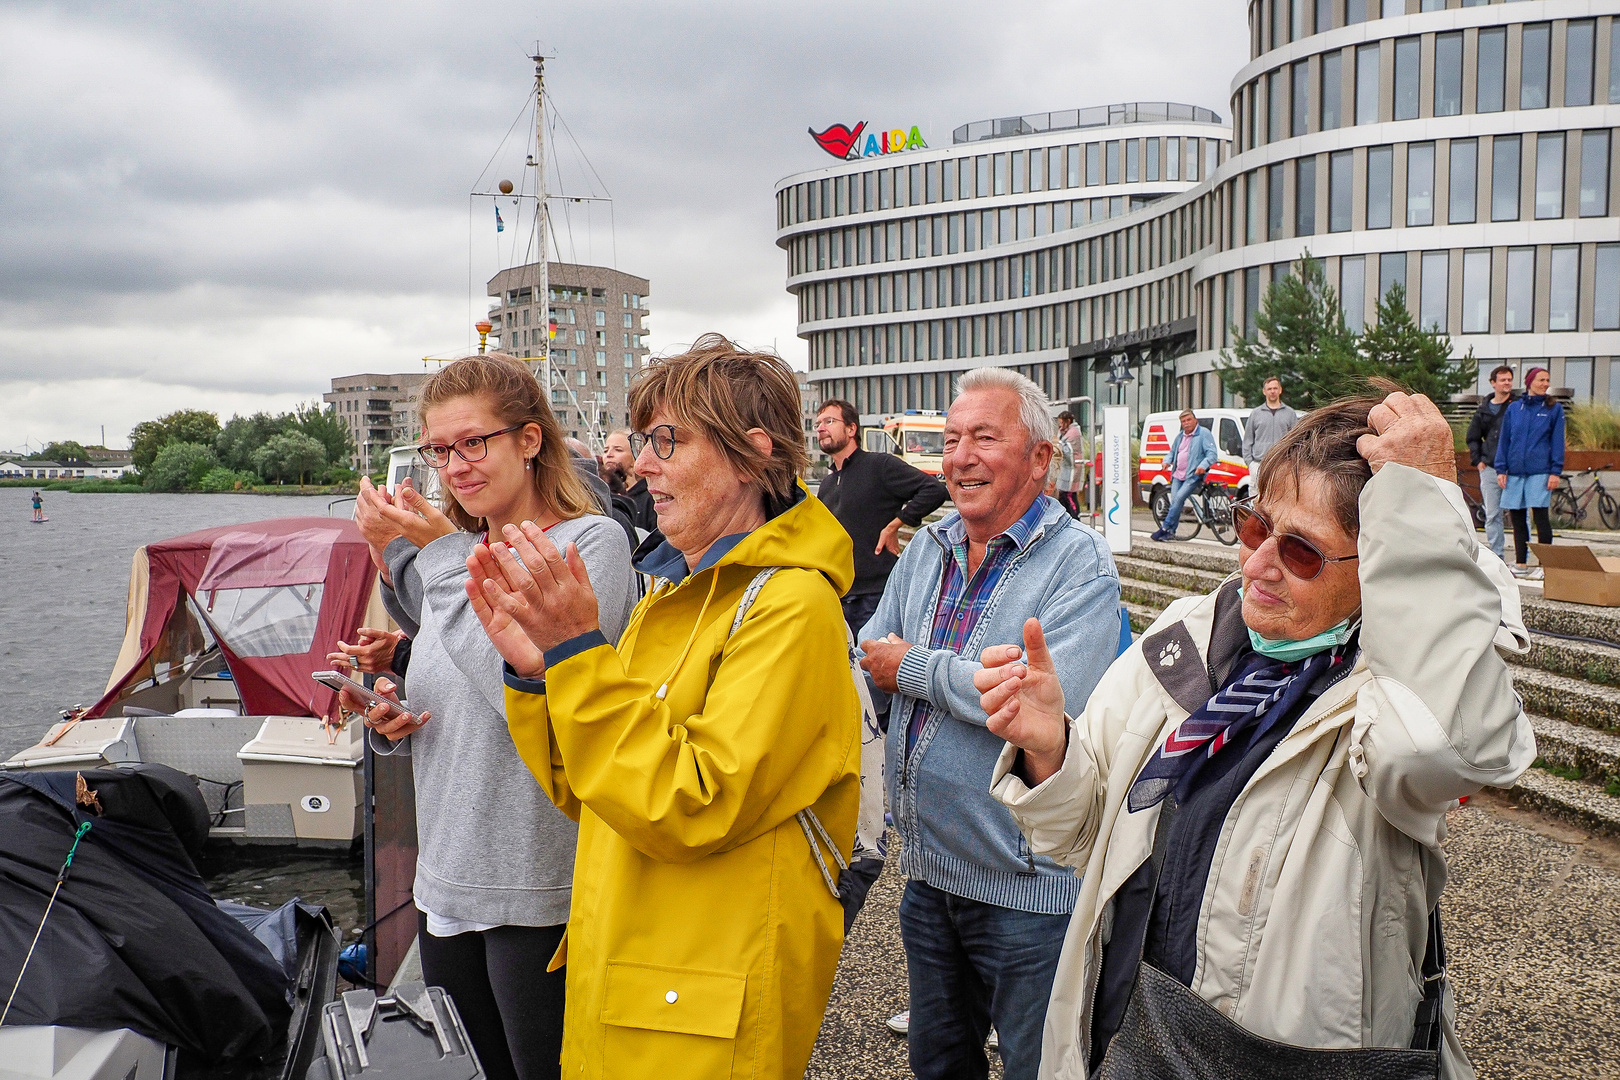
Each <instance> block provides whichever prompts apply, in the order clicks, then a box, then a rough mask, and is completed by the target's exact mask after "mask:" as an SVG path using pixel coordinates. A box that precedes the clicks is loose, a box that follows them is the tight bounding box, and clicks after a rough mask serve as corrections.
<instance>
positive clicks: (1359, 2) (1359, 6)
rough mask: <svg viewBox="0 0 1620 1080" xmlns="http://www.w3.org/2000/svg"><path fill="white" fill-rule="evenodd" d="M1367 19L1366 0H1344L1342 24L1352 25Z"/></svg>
mask: <svg viewBox="0 0 1620 1080" xmlns="http://www.w3.org/2000/svg"><path fill="white" fill-rule="evenodd" d="M1366 21H1367V0H1344V24H1345V25H1346V26H1354V25H1355V24H1356V23H1363V22H1366Z"/></svg>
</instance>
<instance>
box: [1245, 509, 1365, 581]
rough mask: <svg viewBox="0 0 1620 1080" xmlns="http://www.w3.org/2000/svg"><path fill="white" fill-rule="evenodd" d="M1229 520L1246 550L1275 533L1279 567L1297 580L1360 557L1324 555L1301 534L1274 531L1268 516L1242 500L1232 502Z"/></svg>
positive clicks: (1319, 573) (1313, 575) (1255, 547)
mask: <svg viewBox="0 0 1620 1080" xmlns="http://www.w3.org/2000/svg"><path fill="white" fill-rule="evenodd" d="M1232 520H1233V522H1235V523H1236V524H1237V534H1238V539H1239V540H1241V541H1242V542H1243V546H1244V547H1246V548H1248V549H1249V550H1250V551H1255V550H1257V549H1258V548H1259V547H1260V545H1261V544H1264V543H1265V542H1266V541H1267V540H1269V539H1270V538H1271V537H1273V536H1275V537H1276V538H1277V558H1279V559H1280V560H1282V564H1283V569H1284V570H1287V571H1288V572H1289V573H1290V574H1292V575H1294V576H1295V577H1297V578H1299V579H1300V580H1301V581H1311V580H1312V579H1314V578H1317V577H1320V576H1321V574H1322V568H1323V567H1324V566H1326V565H1327V564H1328V563H1336V562H1349V561H1350V560H1352V559H1359V558H1361V556H1360V555H1340V556H1338V557H1337V558H1333V557H1331V556H1327V555H1324V554H1322V549H1321V548H1319V547H1317V546H1316V545H1315V544H1313V543H1311V542H1310V541H1309V540H1307V539H1305V538H1304V537H1303V536H1299V535H1297V534H1295V533H1279V532H1276V531H1274V528H1273V526H1272V524H1271V520H1270V519H1269V518H1267V517H1266V516H1265V515H1264V514H1262V513H1261V512H1260V511H1258V510H1256V509H1255V508H1254V507H1252V506H1249V505H1247V504H1245V503H1234V504H1233V505H1232Z"/></svg>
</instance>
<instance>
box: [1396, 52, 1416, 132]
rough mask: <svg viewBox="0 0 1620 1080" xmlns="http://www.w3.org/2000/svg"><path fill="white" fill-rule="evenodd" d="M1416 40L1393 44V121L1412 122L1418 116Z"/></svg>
mask: <svg viewBox="0 0 1620 1080" xmlns="http://www.w3.org/2000/svg"><path fill="white" fill-rule="evenodd" d="M1418 44H1419V42H1418V39H1417V38H1415V37H1409V38H1401V39H1400V40H1399V41H1397V42H1395V119H1397V120H1414V119H1416V118H1417V114H1418Z"/></svg>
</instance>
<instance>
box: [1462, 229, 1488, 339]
mask: <svg viewBox="0 0 1620 1080" xmlns="http://www.w3.org/2000/svg"><path fill="white" fill-rule="evenodd" d="M1462 292H1463V295H1462V306H1463V309H1462V332H1463V333H1465V334H1488V333H1490V332H1491V253H1490V251H1489V250H1488V249H1487V250H1485V251H1465V252H1463V287H1462Z"/></svg>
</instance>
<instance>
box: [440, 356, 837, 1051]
mask: <svg viewBox="0 0 1620 1080" xmlns="http://www.w3.org/2000/svg"><path fill="white" fill-rule="evenodd" d="M631 410H632V417H633V419H634V421H635V426H636V428H637V429H638V432H640V433H644V434H638V435H637V436H634V437H633V441H634V442H635V444H636V446H635V449H636V451H637V454H638V456H637V459H636V471H637V472H638V473H639V474H640V475H641V476H643V477H645V478H646V480H647V487H648V490H649V491H650V493H651V494H652V497H653V500H654V506H655V508H656V509H657V512H658V522H659V528H660V533H661V534H662V538H663V542H662V543H659V542H658V540H659V535H658V534H655V535H654V537H652V538H649V540H648V542H647V543H646V544H643V545H642V548H641V549H640V551H638V552H637V555H638V558H637V561H636V566H637V569H638V570H641V571H642V572H644V573H648V574H651V575H652V576H653V577H654V578H655V579H657V581H658V584H657V587H656V588H655V589H654V590H653V591H652V592H651V593H650V594H649V595H648V596H647V597H646V599H644V600H643V601H642V602H641V604H640V606H639V607H638V608H637V609H636V611H635V613H634V614H633V615H632V616H631V619H630V623H629V625H628V626H627V627H626V629H625V631H624V635H623V637H622V638H621V639H620V640H619V642H618V645H617V647H616V648H615V647H614V646H613V644H612V643H610V642H608V641H607V639H606V638H604V637H603V636H602V634H601V632H600V630H599V629H598V625H597V609H596V599H595V597H594V595H593V594H592V593H591V590H590V584H589V582H588V580H587V579H586V577H585V574H584V566H583V564H582V563H581V562H580V560H579V557H578V555H577V553H575V551H574V550H573V546H572V545H570V546H569V548H568V551H567V554H566V556H564V555H563V554H560V553H559V552H558V551H557V549H556V547H555V546H553V545H552V544H551V543H550V542H549V541H548V540H546V538H545V537H544V535H543V534H542V533H541V532H540V530H538V529H536V528H534V527H533V526H532V525H525V527H524V528H523V529H522V530H519V529H517V528H511V529H508V530H507V532H506V534H505V539H506V543H504V544H503V543H500V542H499V541H497V542H495V543H494V544H492V546H491V548H484V549H480V550H476V551H475V553H474V555H473V556H472V557H471V558H469V559H468V564H469V566H470V567H471V568H472V569H473V575H472V581H471V582H470V583H469V586H468V591H469V594H470V595H472V596H473V597H474V607H475V609H476V610H478V612H479V615H480V618H482V619H483V621H484V626H485V629H486V630H487V631H488V632H489V635H490V637H491V639H493V640H494V642H495V643H496V647H497V648H498V649H499V650H500V652H501V654H502V655H503V656H504V657H505V658H506V660H507V661H508V671H507V694H506V711H507V724H508V727H509V728H510V730H511V733H512V738H513V741H514V742H515V743H516V745H517V749H518V752H519V753H520V754H521V755H522V756H523V759H524V760H525V761H526V762H527V763H528V765H529V768H530V769H531V770H532V771H533V772H534V774H535V776H536V777H537V778H538V780H539V781H540V784H541V785H542V786H543V787H544V788H545V789H546V791H547V793H548V794H549V795H550V796H551V798H552V799H553V800H554V801H555V802H556V803H557V805H558V806H559V807H561V808H562V809H563V810H564V811H565V812H567V813H568V814H570V815H573V816H576V817H577V818H578V819H579V823H580V829H579V848H578V856H577V859H576V862H575V868H574V897H573V910H572V913H571V915H570V918H569V922H568V935H567V938H566V940H565V942H564V945H563V949H562V950H559V956H558V959H557V960H556V961H554V964H555V963H561V962H563V961H564V959H565V957H564V954H566V963H567V966H568V1003H567V1014H566V1021H565V1025H564V1036H563V1054H562V1075H563V1076H564V1077H565V1078H571V1077H584V1078H594V1077H614V1078H618V1077H657V1078H658V1080H678V1078H682V1077H745V1076H746V1077H784V1078H788V1077H792V1078H797V1077H800V1076H802V1075H803V1073H804V1069H805V1066H806V1064H807V1063H808V1062H809V1059H810V1051H811V1048H812V1046H813V1045H814V1043H815V1039H816V1033H817V1031H818V1029H819V1028H820V1026H821V1018H822V1014H823V1012H824V1011H825V1009H826V1005H827V998H828V995H829V993H830V991H831V987H832V980H833V972H834V969H835V968H836V966H837V963H838V954H839V951H840V949H841V948H842V944H843V919H842V911H841V909H840V906H839V902H838V900H837V899H836V897H835V896H834V894H833V892H832V891H831V890H830V888H829V884H828V882H829V881H835V880H836V878H837V874H838V864H839V861H840V860H847V859H848V857H849V854H850V848H851V846H852V844H853V841H854V835H855V822H856V814H857V809H858V803H859V799H860V790H859V788H860V706H859V704H858V699H857V697H856V691H855V687H854V682H853V680H852V679H851V677H850V664H849V653H848V650H847V646H846V641H845V630H844V622H843V613H842V610H841V608H840V605H839V596H840V595H841V594H842V593H843V592H844V591H846V590H847V589H848V588H849V585H850V583H851V581H852V579H853V575H854V568H853V563H852V559H851V547H850V540H849V537H848V535H847V534H846V533H845V532H844V530H843V528H842V527H841V526H840V525H839V524H838V522H837V520H836V519H835V518H834V517H833V516H832V514H831V513H830V512H828V510H827V509H826V508H825V507H824V506H822V504H821V503H820V502H819V501H818V500H816V499H814V498H811V497H810V496H809V492H808V491H807V490H806V489H805V487H804V485H803V484H801V483H799V482H798V480H797V473H798V471H799V469H800V467H801V466H802V465H803V464H804V461H805V450H804V439H803V432H802V427H801V422H800V414H799V396H798V388H797V385H796V383H795V381H794V377H793V374H792V372H791V371H790V370H789V369H788V367H787V365H786V364H784V363H783V362H782V361H781V360H780V359H778V358H776V357H771V356H765V355H758V354H748V353H743V352H740V351H738V350H737V349H736V347H735V346H733V345H732V344H731V343H730V342H728V341H726V340H725V339H723V338H720V337H718V336H710V337H706V338H704V339H702V340H700V341H699V342H698V343H697V344H695V345H694V346H693V348H692V350H691V351H690V352H687V353H685V354H682V355H680V356H676V357H672V358H670V359H667V360H664V361H660V362H655V363H654V365H653V366H652V368H651V369H650V370H649V372H648V374H647V375H646V376H645V377H644V378H643V380H642V381H641V383H640V384H639V385H638V386H637V387H636V389H635V391H634V392H633V394H632V397H631ZM492 539H494V538H492ZM514 551H515V553H516V555H517V557H518V558H521V560H522V562H521V564H520V563H519V561H518V558H514ZM767 568H780V569H779V570H778V572H777V573H775V574H774V575H773V576H771V577H770V578H769V579H768V580H766V581H765V582H764V583H763V585H762V586H761V587H759V588H758V591H757V595H756V596H754V598H753V599H752V601H751V603H749V604H747V606H746V611H745V613H744V616H743V618H742V619H741V621H740V622H737V615H738V609H739V605H740V604H743V603H744V595H745V593H748V592H749V591H750V590H751V586H754V585H757V584H758V578H759V574H760V571H761V570H763V569H767ZM734 623H736V625H735V626H734V625H733V624H734ZM804 810H809V811H810V814H809V815H805V816H804V817H802V818H801V817H800V816H798V815H799V812H800V811H804ZM811 815H813V818H812V817H811ZM815 822H819V823H820V825H821V826H822V827H823V828H824V829H825V832H826V834H827V835H826V838H823V837H820V836H819V835H816V834H815V832H814V830H813V829H812V828H811V826H812V825H813V824H814V823H815ZM812 836H815V839H814V840H813V841H812V839H811V837H812ZM827 839H830V841H831V843H832V844H834V845H836V848H837V852H836V855H835V853H834V852H833V851H832V850H831V849H829V848H828V846H827ZM812 844H814V846H812ZM824 871H825V873H826V874H827V876H826V877H824Z"/></svg>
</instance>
